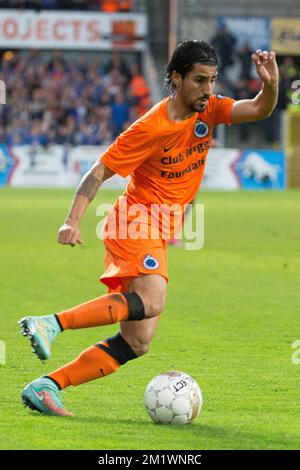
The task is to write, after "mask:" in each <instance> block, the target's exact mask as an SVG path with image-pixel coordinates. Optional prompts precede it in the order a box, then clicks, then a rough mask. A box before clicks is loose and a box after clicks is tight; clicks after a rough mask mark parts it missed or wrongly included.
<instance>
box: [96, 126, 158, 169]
mask: <svg viewBox="0 0 300 470" xmlns="http://www.w3.org/2000/svg"><path fill="white" fill-rule="evenodd" d="M152 142H153V136H152V135H151V132H150V129H149V126H147V125H146V124H145V123H144V122H143V121H136V122H135V123H133V124H132V125H131V126H130V127H129V128H128V129H127V130H126V131H125V132H123V133H122V134H121V135H120V136H119V137H118V138H117V139H116V140H115V141H114V142H113V144H112V145H110V147H108V149H107V150H106V151H105V152H104V153H103V154H102V155H101V156H100V157H99V160H101V161H102V162H103V163H104V165H105V166H107V167H108V168H109V169H110V170H112V171H113V172H114V173H117V174H118V175H120V176H122V177H123V178H125V177H126V176H128V175H129V174H130V173H132V172H133V171H134V170H135V169H136V168H137V167H138V166H140V165H141V164H142V163H143V162H144V161H145V160H147V158H149V157H150V155H151V153H152Z"/></svg>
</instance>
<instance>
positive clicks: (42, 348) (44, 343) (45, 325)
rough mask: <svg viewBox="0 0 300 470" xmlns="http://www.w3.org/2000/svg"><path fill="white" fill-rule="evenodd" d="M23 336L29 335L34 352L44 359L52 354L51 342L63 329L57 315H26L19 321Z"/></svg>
mask: <svg viewBox="0 0 300 470" xmlns="http://www.w3.org/2000/svg"><path fill="white" fill-rule="evenodd" d="M19 325H20V326H21V328H22V330H21V333H22V335H23V336H27V337H28V339H29V341H30V343H31V346H32V350H33V352H34V353H35V354H36V355H37V356H38V357H39V359H41V361H44V360H46V359H49V358H50V356H51V343H52V342H53V340H54V338H55V337H56V336H57V335H58V334H59V333H61V331H62V329H61V327H60V325H59V323H58V320H57V319H56V316H55V315H47V316H44V317H24V318H22V319H21V320H20V321H19Z"/></svg>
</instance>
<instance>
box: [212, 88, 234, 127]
mask: <svg viewBox="0 0 300 470" xmlns="http://www.w3.org/2000/svg"><path fill="white" fill-rule="evenodd" d="M234 103H235V100H234V99H232V98H229V97H227V96H221V95H216V96H214V114H215V126H218V125H219V124H227V126H231V110H232V107H233V105H234Z"/></svg>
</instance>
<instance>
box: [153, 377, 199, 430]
mask: <svg viewBox="0 0 300 470" xmlns="http://www.w3.org/2000/svg"><path fill="white" fill-rule="evenodd" d="M202 404H203V398H202V392H201V390H200V388H199V385H198V384H197V382H195V380H194V379H193V378H192V377H191V376H190V375H188V374H185V373H184V372H179V371H172V372H166V373H164V374H160V375H157V376H156V377H155V378H154V379H153V380H151V382H150V383H149V384H148V386H147V388H146V392H145V407H146V410H147V412H148V414H149V416H150V418H151V419H152V420H153V421H154V422H156V423H161V424H189V423H191V422H192V421H194V419H196V418H197V416H199V413H200V411H201V408H202Z"/></svg>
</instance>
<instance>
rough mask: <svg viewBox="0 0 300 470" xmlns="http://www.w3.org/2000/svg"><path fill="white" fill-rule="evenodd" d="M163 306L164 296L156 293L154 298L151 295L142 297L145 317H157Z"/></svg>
mask: <svg viewBox="0 0 300 470" xmlns="http://www.w3.org/2000/svg"><path fill="white" fill-rule="evenodd" d="M164 306H165V296H164V295H159V294H158V295H157V296H156V298H155V299H154V298H153V297H152V296H149V297H148V296H146V297H144V308H145V318H153V317H158V316H159V315H160V314H161V313H162V311H163V309H164Z"/></svg>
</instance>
